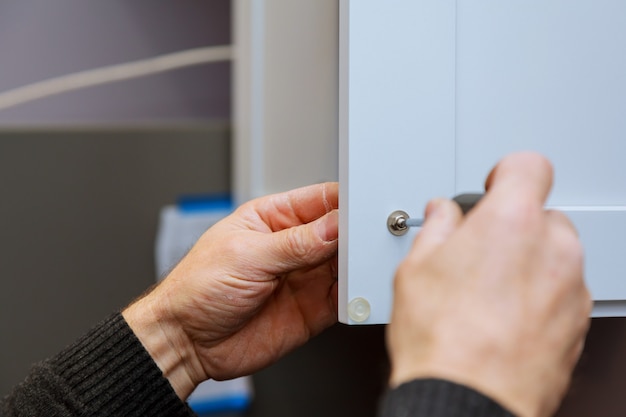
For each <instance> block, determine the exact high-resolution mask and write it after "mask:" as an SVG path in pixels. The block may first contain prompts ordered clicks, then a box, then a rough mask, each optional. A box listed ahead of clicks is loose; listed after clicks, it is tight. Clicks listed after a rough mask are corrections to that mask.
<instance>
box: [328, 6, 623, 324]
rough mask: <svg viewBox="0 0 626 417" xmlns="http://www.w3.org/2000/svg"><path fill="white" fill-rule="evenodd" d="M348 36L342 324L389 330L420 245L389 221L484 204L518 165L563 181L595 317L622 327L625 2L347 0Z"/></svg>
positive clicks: (344, 24)
mask: <svg viewBox="0 0 626 417" xmlns="http://www.w3.org/2000/svg"><path fill="white" fill-rule="evenodd" d="M340 24H341V31H340V32H341V39H340V50H341V54H340V184H341V185H340V207H341V210H340V211H341V219H340V235H341V239H340V242H341V243H340V294H339V301H340V320H341V321H343V322H346V323H365V324H368V323H386V322H387V321H388V320H389V315H390V311H391V302H392V280H393V275H394V272H395V269H396V267H397V265H398V263H399V262H400V260H401V259H402V258H403V257H404V255H405V254H406V253H407V251H408V249H409V247H410V245H411V243H412V241H413V238H414V236H415V233H417V232H418V231H417V230H411V231H410V232H409V233H408V234H406V235H404V236H400V237H398V236H394V235H392V234H391V233H390V232H389V231H388V229H387V225H386V221H387V217H388V216H389V214H390V213H392V212H393V211H395V210H403V211H406V212H408V213H409V214H410V215H411V217H421V216H422V211H423V208H424V206H425V204H426V202H427V201H428V200H430V199H431V198H433V197H438V196H446V197H452V196H454V195H455V194H459V193H461V192H468V191H469V192H472V191H473V192H476V191H481V190H482V185H483V182H484V179H485V176H486V175H487V173H488V171H489V170H490V169H491V167H492V166H493V165H494V164H495V163H496V162H497V161H498V160H499V159H500V158H502V157H503V156H504V155H506V154H508V153H511V152H513V151H518V150H535V151H539V152H541V153H543V154H544V155H546V156H548V157H549V158H550V159H551V161H552V162H553V164H554V166H555V173H556V178H555V186H554V189H553V192H552V195H551V197H550V199H549V201H548V205H549V206H552V207H558V208H560V209H562V210H564V211H565V212H566V213H567V214H568V215H569V216H570V217H571V219H572V220H573V221H574V223H575V224H576V226H577V228H578V230H579V232H580V235H581V238H582V241H583V244H584V246H585V251H586V272H585V273H586V279H587V282H588V285H589V287H590V289H591V292H592V294H593V297H594V300H596V303H595V308H594V315H596V316H609V315H622V316H623V315H626V302H624V301H623V300H626V162H624V156H626V2H624V1H623V0H574V1H572V0H551V1H545V0H523V1H522V0H512V1H506V2H503V1H500V0H471V1H470V0H466V1H451V0H389V1H385V2H380V1H375V0H354V1H350V0H342V3H341V18H340ZM353 300H355V301H354V302H353V304H352V311H353V315H352V318H351V317H350V316H349V314H348V311H349V305H350V302H351V301H353ZM368 308H369V311H368ZM359 314H360V315H359ZM353 318H357V319H358V320H362V321H355V320H353Z"/></svg>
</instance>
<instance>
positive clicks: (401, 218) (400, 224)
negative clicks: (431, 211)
mask: <svg viewBox="0 0 626 417" xmlns="http://www.w3.org/2000/svg"><path fill="white" fill-rule="evenodd" d="M408 219H409V214H408V213H407V212H405V211H402V210H397V211H394V212H393V213H391V214H390V215H389V217H387V229H389V232H391V234H392V235H394V236H402V235H404V234H406V233H407V232H408V231H409V228H408V227H407V226H406V221H407V220H408Z"/></svg>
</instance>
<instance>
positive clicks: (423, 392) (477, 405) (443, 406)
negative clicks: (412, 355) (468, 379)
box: [379, 379, 514, 417]
mask: <svg viewBox="0 0 626 417" xmlns="http://www.w3.org/2000/svg"><path fill="white" fill-rule="evenodd" d="M379 415H380V416H381V417H388V416H393V417H409V416H410V417H422V416H423V417H514V416H513V414H511V413H510V412H508V411H507V410H505V409H504V408H502V407H501V406H500V405H499V404H498V403H496V402H495V401H493V400H492V399H490V398H489V397H486V396H484V395H483V394H481V393H479V392H477V391H474V390H473V389H471V388H468V387H466V386H463V385H459V384H455V383H453V382H450V381H444V380H440V379H416V380H413V381H411V382H407V383H405V384H402V385H400V386H399V387H397V388H395V389H393V390H389V391H388V392H387V393H386V394H385V396H384V398H383V401H382V402H381V407H380V412H379Z"/></svg>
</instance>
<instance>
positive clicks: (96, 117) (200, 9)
mask: <svg viewBox="0 0 626 417" xmlns="http://www.w3.org/2000/svg"><path fill="white" fill-rule="evenodd" d="M230 38H231V35H230V0H209V1H167V2H154V1H150V0H133V1H124V0H107V1H99V2H94V1H81V0H55V1H49V0H3V1H2V2H0V92H1V91H5V90H8V89H11V88H15V87H19V86H22V85H24V84H29V83H33V82H36V81H40V80H43V79H46V78H50V77H57V76H61V75H65V74H67V73H72V72H76V71H82V70H87V69H92V68H97V67H101V66H105V65H112V64H119V63H123V62H127V61H133V60H137V59H142V58H149V57H152V56H155V55H159V54H164V53H170V52H176V51H180V50H184V49H188V48H195V47H200V46H210V45H228V44H230V42H231V39H230ZM229 116H230V63H212V64H208V65H202V66H198V67H191V68H187V69H180V70H176V71H173V72H169V73H165V74H160V75H153V76H149V77H146V78H141V79H135V80H129V81H124V82H119V83H114V84H109V85H104V86H99V87H94V88H89V89H85V90H80V91H75V92H71V93H67V94H63V95H58V96H54V97H49V98H46V99H43V100H41V101H37V102H32V103H27V104H24V105H21V106H19V107H15V108H13V109H8V110H5V111H1V112H0V124H5V125H6V124H24V123H27V124H33V123H38V124H50V123H55V124H75V123H94V122H95V123H99V124H101V123H103V122H133V123H137V122H141V121H155V120H156V121H159V122H164V121H170V120H207V119H218V120H227V119H228V118H229Z"/></svg>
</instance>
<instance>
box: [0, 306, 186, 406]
mask: <svg viewBox="0 0 626 417" xmlns="http://www.w3.org/2000/svg"><path fill="white" fill-rule="evenodd" d="M0 410H2V416H4V417H22V416H24V417H25V416H68V417H70V416H72V417H73V416H147V415H149V416H180V417H191V416H195V414H194V413H193V412H192V411H191V410H190V409H189V408H188V407H187V405H186V404H185V403H183V402H182V401H180V399H179V398H178V397H177V396H176V393H175V392H174V390H173V389H172V387H171V386H170V384H169V382H168V380H167V379H166V378H164V377H163V375H162V374H161V371H160V370H159V368H158V366H157V365H156V364H155V363H154V361H153V360H152V358H151V357H150V355H149V354H148V352H146V350H145V349H144V348H143V346H142V345H141V342H139V340H138V339H137V338H136V337H135V335H134V334H133V332H132V330H131V329H130V328H129V327H128V325H127V324H126V322H125V321H124V319H123V317H122V315H121V314H119V313H118V314H115V315H113V316H111V317H109V318H108V319H107V320H105V321H103V322H102V323H100V324H99V325H98V326H96V327H95V328H94V329H93V330H92V331H90V332H89V333H88V334H86V335H85V336H83V337H82V338H80V339H79V340H78V341H76V342H75V343H74V344H73V345H71V346H69V347H68V348H67V349H65V350H64V351H62V352H61V353H59V354H58V355H57V356H55V357H54V358H52V359H50V360H47V361H44V362H42V363H39V364H37V365H35V366H34V367H33V368H32V371H31V373H30V375H29V376H28V377H27V378H26V379H25V380H24V382H22V383H21V384H20V385H18V386H17V387H15V389H14V390H13V391H12V392H11V393H10V394H9V395H8V396H7V397H6V398H4V399H3V400H2V403H1V404H0Z"/></svg>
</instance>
